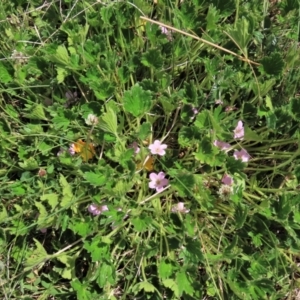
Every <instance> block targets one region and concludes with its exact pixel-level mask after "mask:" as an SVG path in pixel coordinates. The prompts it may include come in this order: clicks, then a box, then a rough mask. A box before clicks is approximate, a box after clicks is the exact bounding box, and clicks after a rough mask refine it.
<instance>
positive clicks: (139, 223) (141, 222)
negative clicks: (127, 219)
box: [131, 215, 152, 232]
mask: <svg viewBox="0 0 300 300" xmlns="http://www.w3.org/2000/svg"><path fill="white" fill-rule="evenodd" d="M131 223H132V225H133V226H134V229H135V230H136V231H138V232H145V231H147V230H148V229H149V227H150V226H151V224H152V219H151V218H150V217H148V216H145V215H140V216H139V217H135V218H132V219H131Z"/></svg>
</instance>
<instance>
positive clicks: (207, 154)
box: [194, 137, 226, 167]
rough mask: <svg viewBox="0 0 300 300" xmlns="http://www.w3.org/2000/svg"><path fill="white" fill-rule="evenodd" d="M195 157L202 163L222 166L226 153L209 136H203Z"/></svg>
mask: <svg viewBox="0 0 300 300" xmlns="http://www.w3.org/2000/svg"><path fill="white" fill-rule="evenodd" d="M194 155H195V158H196V159H197V160H199V161H200V162H201V163H204V164H208V165H209V166H212V167H214V166H220V165H222V163H223V162H224V161H225V159H226V154H225V153H224V152H223V151H219V149H218V148H217V147H214V146H213V144H212V142H211V140H210V139H209V138H207V137H205V138H203V139H202V140H201V142H200V143H199V146H198V152H196V153H194Z"/></svg>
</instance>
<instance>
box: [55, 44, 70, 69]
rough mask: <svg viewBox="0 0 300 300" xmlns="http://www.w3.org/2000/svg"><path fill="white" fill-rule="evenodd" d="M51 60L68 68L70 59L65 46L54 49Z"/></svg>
mask: <svg viewBox="0 0 300 300" xmlns="http://www.w3.org/2000/svg"><path fill="white" fill-rule="evenodd" d="M52 59H53V60H54V61H55V62H57V63H60V64H62V65H67V66H68V65H69V63H70V58H69V53H68V50H67V48H66V47H65V46H58V47H57V49H56V54H55V55H53V56H52Z"/></svg>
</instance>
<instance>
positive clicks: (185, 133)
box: [178, 126, 201, 147]
mask: <svg viewBox="0 0 300 300" xmlns="http://www.w3.org/2000/svg"><path fill="white" fill-rule="evenodd" d="M200 139H201V134H200V133H199V130H198V129H197V128H196V127H195V126H182V127H181V128H180V131H179V136H178V143H179V144H180V146H182V147H191V146H192V143H193V142H194V141H195V140H196V141H197V140H200Z"/></svg>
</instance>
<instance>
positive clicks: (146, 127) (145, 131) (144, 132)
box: [138, 122, 151, 141]
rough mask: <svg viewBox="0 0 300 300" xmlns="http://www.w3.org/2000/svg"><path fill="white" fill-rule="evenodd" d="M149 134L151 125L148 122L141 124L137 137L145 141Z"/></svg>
mask: <svg viewBox="0 0 300 300" xmlns="http://www.w3.org/2000/svg"><path fill="white" fill-rule="evenodd" d="M150 133H151V124H150V123H148V122H145V123H143V124H142V125H141V126H140V128H139V133H138V137H139V139H140V140H142V141H143V140H145V139H146V138H147V137H148V136H149V134H150Z"/></svg>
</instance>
